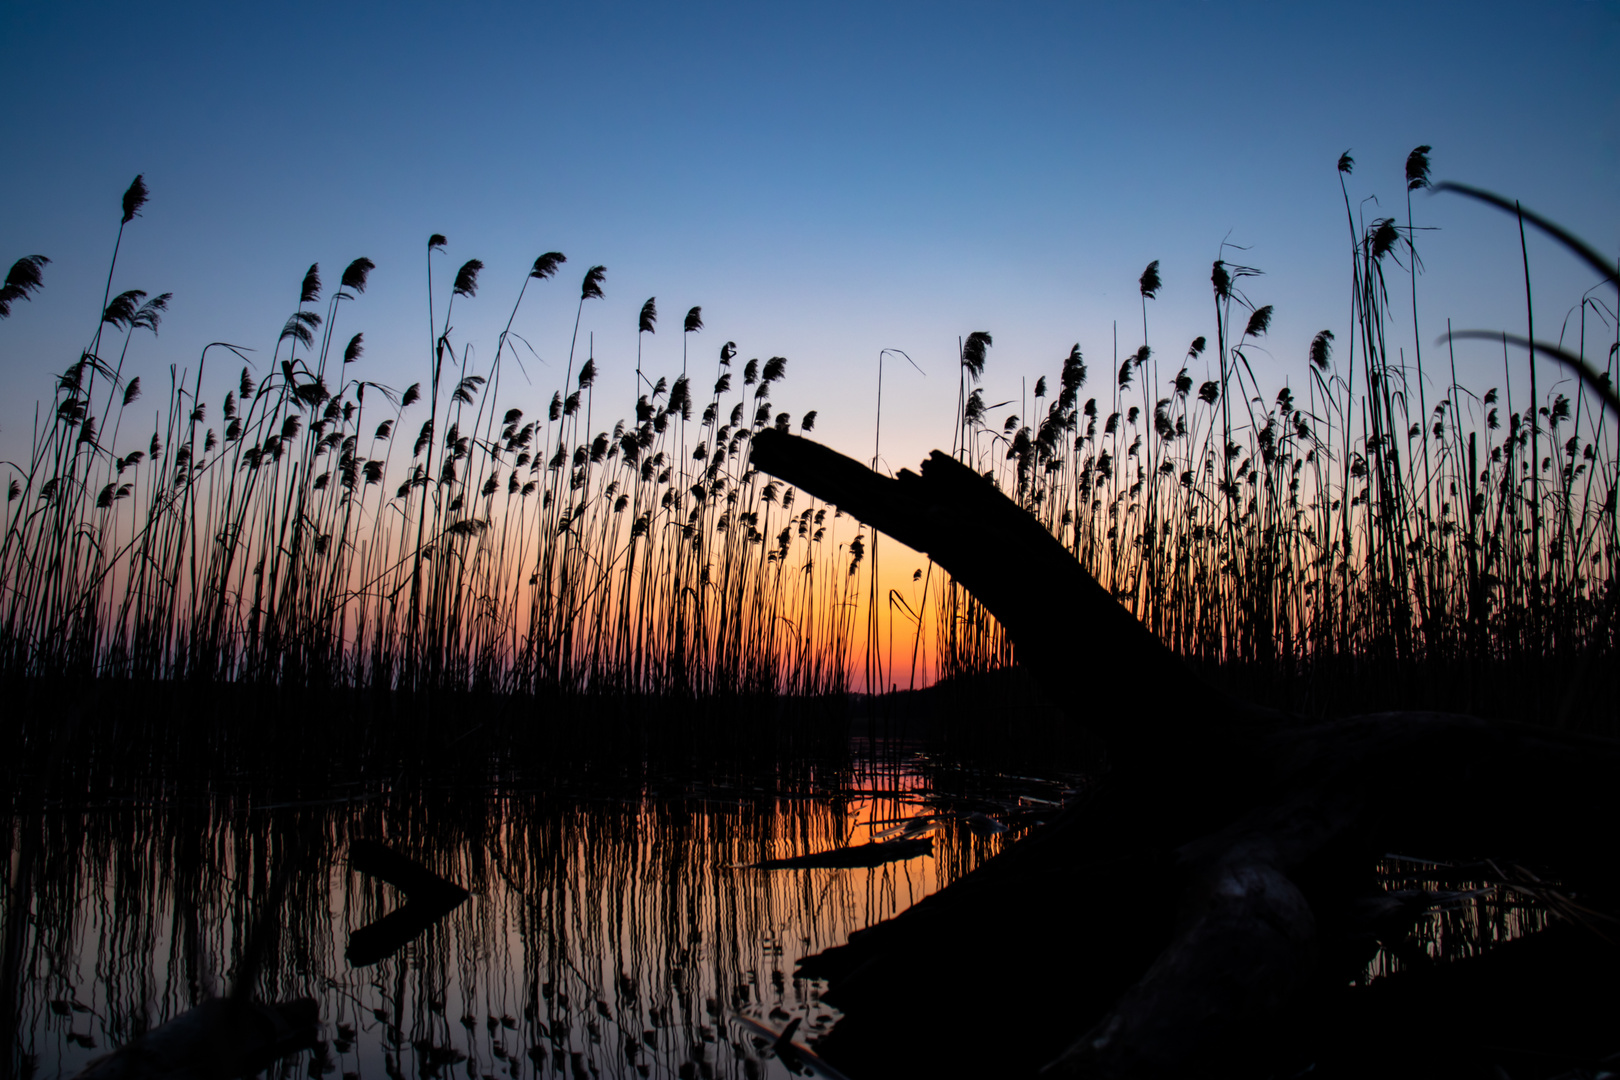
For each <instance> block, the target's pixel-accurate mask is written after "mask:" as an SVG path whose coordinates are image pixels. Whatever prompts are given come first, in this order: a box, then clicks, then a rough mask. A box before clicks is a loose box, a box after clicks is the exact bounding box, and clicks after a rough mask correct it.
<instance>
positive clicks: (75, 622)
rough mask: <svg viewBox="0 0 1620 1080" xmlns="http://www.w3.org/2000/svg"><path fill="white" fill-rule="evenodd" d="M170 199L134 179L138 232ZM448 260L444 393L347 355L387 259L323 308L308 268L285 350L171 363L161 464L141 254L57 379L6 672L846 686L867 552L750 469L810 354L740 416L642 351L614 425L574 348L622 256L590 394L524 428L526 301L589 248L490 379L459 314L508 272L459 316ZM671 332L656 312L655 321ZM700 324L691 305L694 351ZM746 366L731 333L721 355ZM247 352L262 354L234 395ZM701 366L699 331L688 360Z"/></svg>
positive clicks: (31, 284) (17, 504)
mask: <svg viewBox="0 0 1620 1080" xmlns="http://www.w3.org/2000/svg"><path fill="white" fill-rule="evenodd" d="M146 198H147V191H146V188H145V185H144V184H143V183H141V182H140V181H139V180H137V182H136V183H135V184H134V185H132V186H131V188H130V191H129V193H128V194H126V196H125V199H124V216H123V219H122V221H121V223H120V226H119V237H118V243H119V245H121V244H122V240H123V235H124V228H125V226H127V225H128V224H129V223H130V222H131V221H132V220H133V218H134V217H135V216H136V214H137V213H138V211H139V210H140V207H141V205H142V204H143V203H144V202H145V201H146ZM446 245H447V241H446V239H445V238H444V237H443V236H440V235H437V234H435V235H434V236H432V237H431V238H430V239H429V243H428V259H429V281H428V284H429V309H430V317H433V318H434V319H435V321H434V322H433V327H434V329H433V339H432V341H431V342H430V346H431V348H430V354H429V368H428V377H427V378H426V379H425V380H423V382H419V383H413V384H412V385H411V386H409V387H407V388H406V389H405V390H404V391H403V392H399V391H397V390H396V389H394V388H392V387H390V386H387V385H384V384H382V383H380V382H377V381H375V380H373V379H369V378H366V377H365V376H364V374H363V372H364V370H365V365H364V339H363V335H362V334H361V333H354V334H353V335H352V336H349V337H348V338H347V344H346V345H344V344H342V342H343V341H344V338H343V337H341V336H339V335H338V324H339V322H340V315H341V314H342V312H341V311H340V308H341V306H342V304H343V303H344V302H345V301H353V300H356V299H358V298H359V297H360V295H361V294H362V293H364V291H365V287H366V281H367V276H368V274H369V273H370V271H371V270H372V268H373V264H372V263H371V261H370V260H369V259H363V258H362V259H357V260H355V261H354V262H352V263H350V264H349V266H348V267H347V268H346V269H345V270H344V272H343V274H342V276H341V279H340V283H339V288H338V289H337V290H336V291H334V292H332V293H331V294H330V295H328V296H326V297H325V302H324V304H323V296H322V279H321V274H320V269H319V267H318V266H311V267H310V269H309V271H308V272H307V273H306V274H305V275H304V277H303V280H302V283H301V285H300V288H299V292H298V304H297V307H296V309H295V310H294V312H293V313H292V315H291V316H289V318H288V319H287V321H286V324H285V326H284V327H283V329H282V331H281V334H280V337H279V339H278V341H277V342H276V346H275V349H274V350H273V354H272V358H271V361H270V363H269V364H268V365H264V366H262V367H260V368H258V369H257V370H255V368H254V365H253V364H252V363H251V362H249V360H248V357H247V351H246V350H245V349H243V348H242V347H240V346H237V345H232V344H228V343H223V342H219V343H214V344H212V345H210V346H208V348H207V349H205V350H204V351H203V353H202V355H201V356H200V357H199V358H198V361H197V366H196V371H195V373H194V374H193V373H191V372H189V371H184V370H181V369H178V368H175V367H171V368H170V385H169V387H168V395H167V402H166V406H167V408H166V415H165V418H164V419H163V420H162V421H161V422H160V426H159V428H158V430H157V431H155V432H153V433H152V435H151V437H150V438H149V439H148V438H146V437H145V435H144V433H143V434H142V435H141V436H140V442H139V445H138V446H137V447H134V448H132V447H129V446H127V445H125V444H124V443H125V442H126V441H127V438H128V436H127V434H126V432H125V430H124V429H125V425H124V420H125V416H124V413H125V411H126V409H127V407H128V406H129V405H131V404H132V403H133V402H134V401H135V400H136V398H137V397H138V396H139V393H140V381H139V379H134V378H130V379H126V377H125V374H124V370H123V361H124V358H125V356H126V355H127V353H128V350H129V346H130V343H131V341H132V340H133V338H134V337H135V336H136V335H137V334H138V333H141V332H150V333H152V334H154V335H155V334H156V333H157V331H158V326H159V320H160V316H161V314H162V312H163V311H164V309H165V308H166V305H167V302H168V299H169V298H168V294H164V295H162V296H160V297H157V298H154V299H151V300H148V299H146V293H144V292H142V291H140V290H130V291H128V292H125V293H122V294H120V295H118V296H117V297H112V296H111V283H112V281H113V278H114V275H115V273H116V259H117V255H116V249H115V254H114V264H113V267H112V268H111V269H110V270H109V275H108V294H109V295H108V299H107V300H106V301H104V304H103V312H102V316H101V319H100V321H99V322H98V323H97V329H96V333H95V336H94V339H93V340H92V342H91V345H90V346H89V347H88V348H87V349H86V350H85V351H84V352H83V354H82V355H81V356H80V357H79V359H78V360H76V361H75V362H74V363H73V364H71V365H70V366H69V367H68V368H67V370H66V371H64V372H63V373H62V375H61V376H60V377H59V378H58V379H57V384H56V387H55V392H54V395H53V398H52V401H51V403H50V413H49V414H48V415H47V416H45V417H44V419H43V420H42V421H41V423H40V424H39V425H38V426H37V427H36V434H35V438H34V442H33V446H32V450H31V453H30V456H29V459H28V461H27V463H26V465H25V466H21V467H19V468H18V470H17V473H18V474H17V475H16V476H15V477H14V478H13V480H12V483H11V485H10V488H11V490H10V498H9V501H8V504H7V505H8V513H7V519H6V522H5V526H6V531H5V535H4V539H3V540H0V581H3V582H4V593H3V596H0V670H3V671H4V673H5V674H7V675H9V676H13V677H31V676H54V675H62V674H73V675H75V676H81V677H82V676H98V677H116V678H136V679H181V680H189V681H197V680H201V681H227V682H249V683H255V684H266V683H275V684H284V685H302V686H313V687H370V688H381V689H405V690H412V691H420V690H439V689H479V690H489V691H499V692H518V693H533V692H538V691H546V692H573V691H590V692H593V693H636V694H640V693H653V694H663V695H679V696H688V697H690V696H693V695H710V694H754V693H787V694H799V695H810V694H825V693H838V692H841V691H842V690H843V689H844V687H845V686H846V685H847V675H846V671H847V669H848V666H849V665H848V662H847V661H848V656H847V654H848V651H849V647H850V646H849V640H850V632H849V630H850V627H851V625H853V608H854V602H853V601H854V599H855V598H857V597H858V596H859V590H858V588H857V585H856V581H855V577H854V575H853V574H852V573H851V572H850V571H851V570H852V569H853V566H858V563H859V559H858V557H854V558H853V563H852V564H851V558H850V557H849V556H846V555H844V554H841V552H842V551H843V549H844V548H845V547H846V546H849V545H851V544H858V542H859V540H858V536H856V535H855V526H854V525H853V523H851V522H848V521H847V519H846V520H845V521H842V522H839V521H836V520H830V519H837V518H838V517H839V515H838V514H837V513H836V512H835V511H833V510H831V508H828V507H825V506H821V505H818V504H817V503H815V502H814V501H813V500H809V499H802V498H800V499H796V494H797V493H796V492H794V491H793V490H791V489H787V490H784V489H783V487H782V485H780V484H779V483H776V482H774V481H771V480H770V479H769V478H766V477H761V476H759V474H758V473H756V472H754V471H753V470H751V469H750V468H749V467H748V451H749V445H750V440H751V437H752V435H753V433H754V432H756V431H758V430H760V429H762V428H764V427H767V426H771V425H775V426H778V427H784V428H785V427H786V426H787V425H788V424H789V423H790V421H791V417H790V415H789V414H788V413H785V412H780V413H779V412H776V411H775V409H774V408H773V406H772V403H771V400H770V398H771V391H772V390H773V389H775V388H777V387H778V386H779V385H780V384H781V382H782V380H783V378H784V376H785V374H786V361H785V360H784V359H782V358H781V357H775V358H772V359H770V360H769V361H767V362H766V363H765V364H764V368H763V374H761V373H760V366H759V362H758V361H750V362H749V365H748V374H747V376H746V377H745V379H744V386H745V387H753V392H752V394H751V395H747V394H745V395H744V396H743V397H742V398H741V399H739V400H736V401H735V402H734V403H732V404H730V405H729V407H728V406H727V405H726V404H725V403H724V402H723V398H724V397H725V395H726V393H727V391H728V390H729V388H730V376H729V375H726V374H723V373H722V374H721V376H720V378H719V380H718V382H717V383H716V386H715V388H714V391H713V393H712V396H710V397H709V398H708V400H707V405H706V406H703V405H702V402H701V400H700V399H699V398H698V397H697V396H696V394H695V393H694V389H693V387H692V386H691V383H690V381H689V379H688V378H687V376H686V375H685V374H682V375H680V376H678V377H677V378H675V380H674V381H673V383H671V382H670V381H668V380H666V379H663V378H660V379H658V380H656V382H654V381H653V380H652V379H650V378H642V377H641V374H640V358H639V346H638V357H637V375H638V385H637V388H636V399H635V401H634V402H633V403H632V404H633V413H632V418H630V419H627V420H620V421H618V422H617V423H615V424H613V425H611V426H602V427H597V426H596V425H595V424H594V423H593V420H594V386H595V383H596V379H597V374H598V371H599V365H600V364H601V363H602V362H603V361H602V360H601V359H600V358H598V357H597V356H595V355H594V351H593V350H592V349H587V350H586V352H587V356H586V359H585V360H584V362H583V363H582V364H580V365H579V367H578V372H577V377H576V374H575V360H576V356H575V354H574V351H573V350H574V349H576V348H577V347H578V346H579V344H580V342H579V327H580V321H581V318H582V316H583V310H584V305H585V301H587V300H590V299H595V298H600V297H602V296H603V295H604V294H603V288H604V283H605V278H606V270H605V268H604V267H601V266H593V267H591V268H590V270H589V271H588V272H587V273H586V274H585V276H584V279H583V283H582V285H581V289H580V300H579V311H578V312H577V313H576V320H575V329H574V337H573V341H574V345H573V346H572V347H571V352H570V357H569V363H568V368H567V375H566V378H565V384H564V386H563V387H562V388H561V389H559V390H558V391H557V392H556V393H555V394H554V395H553V397H552V400H551V404H550V408H549V410H548V411H547V412H546V414H545V415H544V416H543V417H540V418H537V419H531V420H525V418H524V412H523V410H522V409H521V408H517V407H509V406H507V405H506V404H505V403H502V402H500V400H499V398H500V394H501V389H502V388H501V384H500V377H501V366H502V363H503V361H505V360H506V358H507V356H508V353H509V352H512V353H514V354H515V348H516V346H515V335H513V334H512V333H511V327H512V322H513V320H515V319H516V317H517V313H518V307H519V306H520V305H521V303H522V300H523V298H524V295H525V293H526V291H527V289H528V287H529V285H530V284H532V283H534V282H536V281H544V280H546V279H548V278H550V277H552V276H553V275H554V274H555V273H556V271H557V269H558V267H559V266H560V265H561V264H562V263H563V262H564V261H565V259H564V256H563V255H562V254H561V253H558V252H549V253H546V254H544V255H541V256H540V257H539V258H538V259H536V260H535V263H534V266H533V268H532V269H531V270H530V271H529V272H528V273H527V274H526V275H525V278H524V281H523V283H522V286H521V287H520V289H519V292H518V296H517V301H516V302H515V303H514V305H513V309H512V315H511V318H509V319H508V321H507V324H506V329H505V330H503V331H502V333H501V336H500V338H499V340H498V341H497V348H496V350H495V356H494V358H493V360H492V361H490V362H489V363H488V365H487V366H481V367H479V368H477V369H476V370H475V367H474V364H473V360H472V355H473V354H472V350H471V347H470V346H469V345H468V344H466V343H464V342H460V341H456V340H453V338H452V334H453V329H452V327H453V323H452V312H453V310H454V309H455V308H456V307H457V305H459V304H466V303H471V302H474V300H475V298H476V297H477V296H478V293H479V286H480V273H481V272H482V271H483V269H484V266H483V263H482V262H481V261H479V260H477V259H471V260H468V261H467V262H465V263H463V264H462V265H461V267H460V268H459V269H458V270H457V271H456V273H455V275H454V278H453V280H452V283H451V288H450V295H449V298H448V301H447V302H446V303H445V305H444V310H443V311H442V313H441V312H436V311H435V310H434V308H435V305H434V301H433V291H432V290H433V285H434V277H433V273H432V269H433V256H434V255H435V254H436V253H440V252H442V251H444V250H445V248H446ZM44 262H45V260H43V258H29V259H24V260H22V261H20V262H19V263H18V264H17V266H16V267H14V268H13V271H12V275H11V277H12V279H15V280H14V281H9V283H8V289H9V290H10V291H9V292H7V293H6V296H7V298H8V300H9V298H12V297H26V295H27V294H28V293H29V292H30V291H31V290H32V289H35V288H37V287H38V285H39V273H38V271H39V268H40V267H41V266H42V265H44ZM8 280H9V279H8ZM655 319H656V308H655V307H654V305H653V302H652V301H651V300H649V301H648V302H647V305H646V306H645V308H644V309H643V310H642V313H641V318H640V324H639V329H640V330H641V331H643V332H651V331H652V329H653V324H654V321H655ZM702 329H703V319H702V314H701V309H699V308H697V307H694V308H692V309H691V310H690V311H689V312H688V313H687V315H686V319H685V322H684V326H683V330H684V334H683V342H684V339H688V338H689V337H690V335H692V334H695V333H698V332H700V331H701V330H702ZM639 336H640V335H638V339H639ZM106 338H112V339H114V340H115V341H116V342H117V345H116V351H115V350H114V349H109V348H107V347H106V346H105V344H104V341H105V340H106ZM734 353H735V346H733V345H732V344H730V343H727V345H726V347H725V348H724V349H723V350H722V351H721V365H722V368H725V367H728V366H729V365H730V361H731V356H732V355H734ZM230 356H235V357H237V358H240V359H242V360H243V361H244V364H245V365H246V366H244V367H243V368H242V370H241V373H240V377H239V378H237V379H235V380H233V385H232V386H231V387H230V389H229V390H227V391H225V392H224V393H223V394H221V393H220V388H219V387H218V386H217V375H218V364H219V363H220V361H221V359H228V358H229V357H230ZM684 356H685V350H684V343H683V366H684V363H685V360H684ZM210 360H212V361H213V363H212V364H210V363H209V361H210ZM351 365H353V366H352V367H351ZM424 398H425V399H426V400H425V401H424V400H423V399H424ZM210 399H214V400H218V401H219V404H218V406H217V408H218V409H219V411H218V413H215V414H213V415H212V416H211V415H210V408H211V406H213V405H214V400H210ZM424 405H425V407H426V412H427V416H426V418H425V420H424V421H423V422H422V423H421V426H420V429H419V430H418V431H416V432H415V437H414V441H411V442H409V443H408V444H406V445H400V446H396V442H403V439H402V436H405V435H406V433H407V432H408V431H409V427H408V426H407V425H409V426H414V422H413V421H411V420H410V419H409V418H408V415H407V411H408V410H410V409H412V408H413V407H415V408H416V409H417V410H418V411H419V412H420V411H421V409H422V407H423V406H424ZM696 408H701V410H702V411H701V416H700V417H697V418H694V416H693V413H694V410H695V409H696ZM813 416H814V414H813V413H810V414H807V415H806V416H805V418H804V424H805V427H806V428H808V426H809V424H810V423H811V422H812V419H813ZM211 420H212V421H214V422H213V423H210V421H211ZM689 422H691V424H690V427H689ZM840 525H843V526H846V528H845V530H844V533H845V535H840V533H839V531H838V530H839V526H840ZM846 564H851V565H846Z"/></svg>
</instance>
